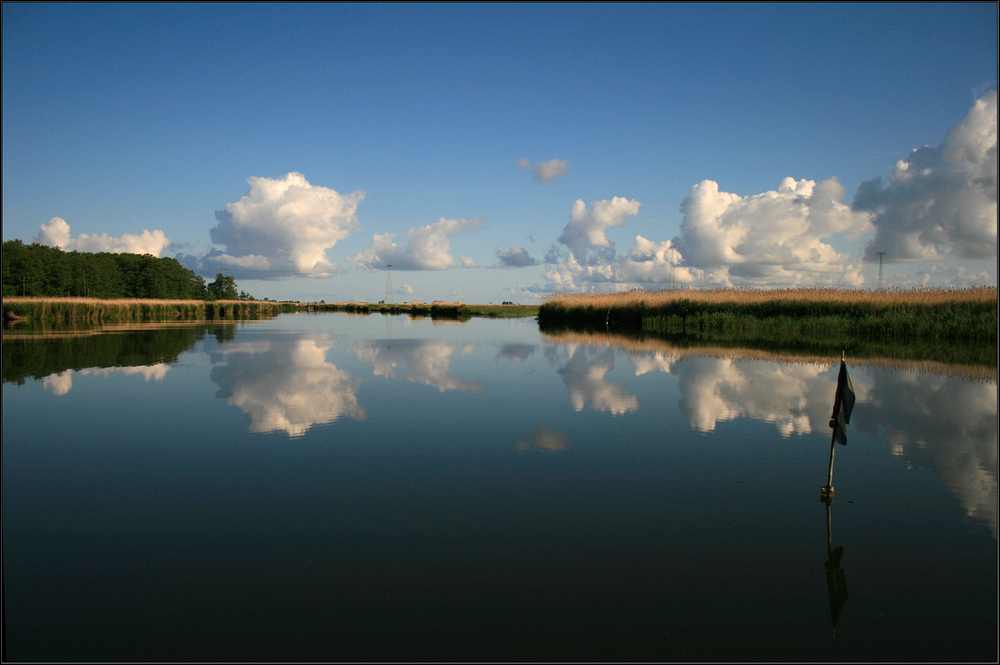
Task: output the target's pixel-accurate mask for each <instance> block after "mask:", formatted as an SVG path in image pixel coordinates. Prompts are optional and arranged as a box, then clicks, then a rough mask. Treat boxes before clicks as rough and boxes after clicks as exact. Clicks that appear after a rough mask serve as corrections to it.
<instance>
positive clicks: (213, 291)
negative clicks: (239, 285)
mask: <svg viewBox="0 0 1000 665" xmlns="http://www.w3.org/2000/svg"><path fill="white" fill-rule="evenodd" d="M208 294H209V298H210V299H212V300H236V299H237V298H238V297H239V291H237V290H236V280H235V279H233V278H232V277H231V276H230V275H223V274H222V273H221V272H220V273H219V274H217V275H216V276H215V281H214V282H212V283H211V284H209V285H208Z"/></svg>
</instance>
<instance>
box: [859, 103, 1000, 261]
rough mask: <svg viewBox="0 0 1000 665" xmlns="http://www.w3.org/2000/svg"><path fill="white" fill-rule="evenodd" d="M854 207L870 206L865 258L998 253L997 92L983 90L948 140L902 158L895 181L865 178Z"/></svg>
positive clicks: (982, 256) (983, 256)
mask: <svg viewBox="0 0 1000 665" xmlns="http://www.w3.org/2000/svg"><path fill="white" fill-rule="evenodd" d="M852 206H853V208H854V209H855V210H858V211H865V212H869V213H871V215H872V222H873V224H874V225H875V237H874V238H873V239H872V240H871V242H869V243H868V245H867V246H866V247H865V257H866V258H867V259H869V260H875V258H876V255H877V253H878V252H885V259H886V260H889V261H893V260H896V261H899V260H908V259H939V258H941V257H942V256H944V255H952V256H954V257H956V258H959V259H990V258H996V256H997V91H996V90H991V91H989V92H987V93H986V94H985V95H983V96H982V97H981V98H980V99H979V100H978V101H976V103H975V104H974V105H973V107H972V108H971V109H970V110H969V112H968V114H967V115H966V116H965V119H964V120H963V121H962V122H961V123H959V124H958V125H956V126H955V127H953V128H952V129H951V131H950V132H948V136H947V138H946V139H945V142H944V143H943V144H941V145H938V146H935V147H929V146H924V147H923V148H917V149H915V150H913V152H911V153H910V154H909V155H907V156H906V157H904V158H903V159H901V160H899V161H898V162H896V166H895V168H894V169H893V172H892V175H891V176H890V178H889V185H888V186H884V185H883V183H882V179H881V178H875V179H873V180H869V181H867V182H864V183H862V184H861V186H860V187H859V188H858V191H857V193H856V194H855V196H854V202H853V204H852Z"/></svg>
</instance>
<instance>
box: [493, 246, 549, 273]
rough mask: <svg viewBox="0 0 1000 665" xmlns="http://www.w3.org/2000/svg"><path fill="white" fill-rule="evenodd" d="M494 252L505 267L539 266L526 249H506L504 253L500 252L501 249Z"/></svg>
mask: <svg viewBox="0 0 1000 665" xmlns="http://www.w3.org/2000/svg"><path fill="white" fill-rule="evenodd" d="M494 251H495V252H496V255H497V257H498V258H499V259H500V264H501V265H503V266H508V267H512V268H523V267H525V266H533V265H537V264H538V261H536V260H535V259H533V258H532V257H531V256H530V255H529V254H528V252H527V250H526V249H524V247H511V248H510V249H505V250H503V251H500V249H499V248H497V249H496V250H494Z"/></svg>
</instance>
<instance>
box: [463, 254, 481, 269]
mask: <svg viewBox="0 0 1000 665" xmlns="http://www.w3.org/2000/svg"><path fill="white" fill-rule="evenodd" d="M460 258H461V259H462V267H463V268H478V267H479V264H478V263H476V260H475V259H474V258H472V257H471V256H464V255H463V256H462V257H460Z"/></svg>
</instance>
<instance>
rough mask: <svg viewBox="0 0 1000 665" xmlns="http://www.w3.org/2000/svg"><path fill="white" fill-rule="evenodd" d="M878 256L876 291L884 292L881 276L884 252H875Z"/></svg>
mask: <svg viewBox="0 0 1000 665" xmlns="http://www.w3.org/2000/svg"><path fill="white" fill-rule="evenodd" d="M875 254H876V255H878V290H879V291H884V290H885V278H884V277H883V276H882V257H883V256H885V252H875Z"/></svg>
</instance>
